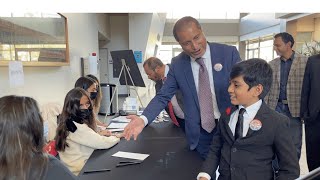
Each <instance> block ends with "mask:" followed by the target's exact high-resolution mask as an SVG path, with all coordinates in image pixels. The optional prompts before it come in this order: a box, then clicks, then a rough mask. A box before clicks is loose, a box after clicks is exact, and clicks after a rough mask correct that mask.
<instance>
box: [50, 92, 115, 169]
mask: <svg viewBox="0 0 320 180" xmlns="http://www.w3.org/2000/svg"><path fill="white" fill-rule="evenodd" d="M110 135H111V134H110V132H109V131H107V130H103V131H100V133H98V132H97V125H96V123H95V120H94V114H93V111H92V102H91V100H90V98H89V95H88V93H87V92H86V91H85V90H84V89H82V88H74V89H72V90H70V91H69V92H68V94H67V96H66V98H65V101H64V106H63V110H62V114H61V115H60V116H59V119H58V128H57V134H56V137H55V140H56V149H57V151H58V152H59V155H60V159H61V160H62V161H63V162H64V163H65V164H66V165H67V167H68V168H69V169H70V170H71V171H72V172H73V173H74V174H76V175H78V174H79V172H80V171H81V169H82V167H83V166H84V164H85V162H86V161H87V160H88V158H89V157H90V155H91V154H92V152H93V151H94V150H95V149H107V148H110V147H112V146H114V145H115V144H117V143H118V142H119V138H117V137H115V136H110ZM107 136H109V137H107Z"/></svg>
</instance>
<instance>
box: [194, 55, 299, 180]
mask: <svg viewBox="0 0 320 180" xmlns="http://www.w3.org/2000/svg"><path fill="white" fill-rule="evenodd" d="M271 83H272V69H271V67H270V65H269V64H268V63H267V62H266V61H265V60H263V59H249V60H246V61H242V62H240V63H238V64H236V65H234V66H233V68H232V71H231V73H230V85H229V88H228V92H229V94H230V100H231V103H232V104H233V105H234V106H232V107H229V108H227V110H226V111H225V112H224V113H223V114H222V115H221V117H220V120H219V124H218V130H217V133H216V134H215V135H214V136H213V140H212V144H211V147H210V152H209V154H208V157H207V159H206V160H205V162H204V164H203V167H202V170H201V173H199V175H198V177H197V179H200V180H209V179H215V172H216V169H217V168H218V166H219V173H220V175H219V178H218V179H219V180H230V179H237V180H258V179H259V180H260V179H264V180H273V179H275V178H274V171H273V168H272V160H273V157H274V156H275V155H276V156H277V157H278V159H279V173H278V179H279V180H289V179H296V178H298V177H299V173H300V170H299V162H298V158H297V154H296V151H295V147H294V145H293V142H292V138H291V136H290V135H289V134H290V132H289V128H288V126H289V118H288V117H286V116H284V115H282V114H279V113H277V112H276V111H275V110H273V109H270V108H269V107H268V106H267V105H266V104H265V103H264V102H263V101H262V99H263V98H264V96H265V95H266V94H267V93H268V91H269V89H270V86H271Z"/></svg>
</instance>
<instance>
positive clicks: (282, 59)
mask: <svg viewBox="0 0 320 180" xmlns="http://www.w3.org/2000/svg"><path fill="white" fill-rule="evenodd" d="M294 55H295V52H294V51H292V54H291V56H290V58H289V59H287V61H288V60H291V61H293V59H294ZM280 60H281V61H283V62H286V61H285V58H284V57H282V56H281V57H280Z"/></svg>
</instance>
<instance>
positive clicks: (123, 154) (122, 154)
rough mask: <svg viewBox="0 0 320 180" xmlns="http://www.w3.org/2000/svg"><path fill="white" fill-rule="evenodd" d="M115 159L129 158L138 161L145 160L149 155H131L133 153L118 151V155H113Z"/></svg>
mask: <svg viewBox="0 0 320 180" xmlns="http://www.w3.org/2000/svg"><path fill="white" fill-rule="evenodd" d="M112 156H114V157H121V158H128V159H136V160H141V161H143V160H145V159H146V158H147V157H148V156H149V154H141V153H131V152H124V151H118V152H117V153H115V154H113V155H112Z"/></svg>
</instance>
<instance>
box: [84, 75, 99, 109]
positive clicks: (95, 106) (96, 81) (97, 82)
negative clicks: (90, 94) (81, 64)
mask: <svg viewBox="0 0 320 180" xmlns="http://www.w3.org/2000/svg"><path fill="white" fill-rule="evenodd" d="M86 77H88V78H91V79H92V80H93V81H94V83H95V84H96V86H97V87H96V89H97V97H96V98H95V99H94V100H92V103H93V107H94V108H93V111H94V113H95V114H98V113H99V110H100V104H101V100H102V92H101V86H100V82H99V79H98V78H97V77H96V76H94V75H92V74H88V75H86Z"/></svg>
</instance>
